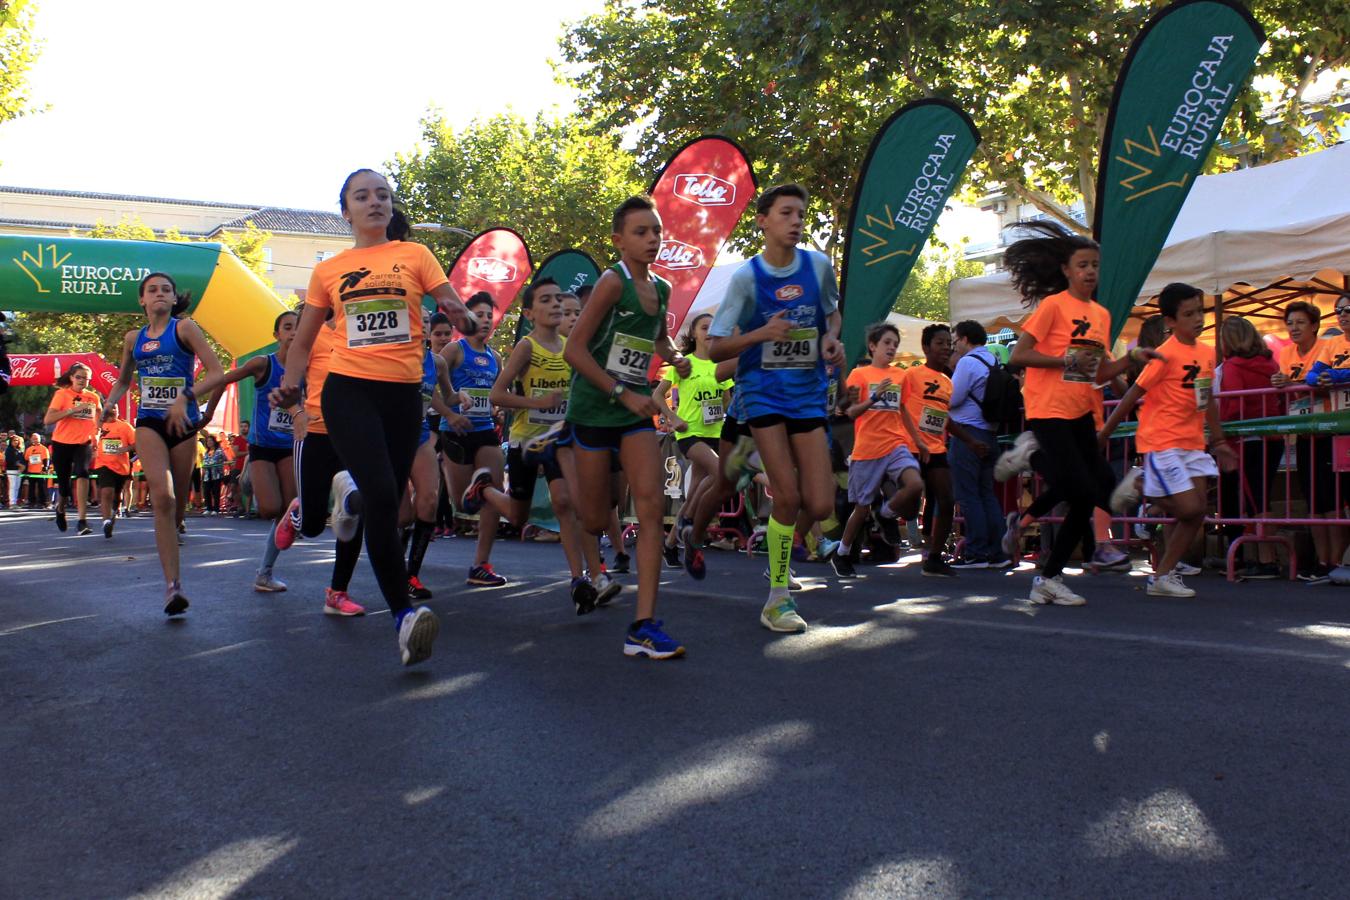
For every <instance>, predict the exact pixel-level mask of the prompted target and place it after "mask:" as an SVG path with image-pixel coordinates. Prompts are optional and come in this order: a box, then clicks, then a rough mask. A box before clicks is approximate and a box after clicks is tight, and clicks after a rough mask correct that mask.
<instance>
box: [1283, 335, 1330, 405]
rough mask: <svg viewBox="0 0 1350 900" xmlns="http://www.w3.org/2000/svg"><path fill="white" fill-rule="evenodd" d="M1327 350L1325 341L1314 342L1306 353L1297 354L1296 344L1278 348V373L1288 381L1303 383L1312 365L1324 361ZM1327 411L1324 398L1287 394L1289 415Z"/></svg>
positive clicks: (1306, 394) (1308, 394)
mask: <svg viewBox="0 0 1350 900" xmlns="http://www.w3.org/2000/svg"><path fill="white" fill-rule="evenodd" d="M1327 349H1328V342H1327V341H1322V340H1319V341H1315V342H1314V343H1313V345H1312V347H1310V348H1309V349H1308V352H1307V353H1299V351H1298V344H1286V345H1284V346H1283V347H1281V348H1280V371H1281V372H1283V373H1284V374H1285V375H1288V376H1289V380H1290V381H1297V382H1299V383H1300V384H1302V383H1303V379H1305V378H1307V377H1308V370H1309V369H1311V368H1312V367H1313V363H1315V362H1317V361H1318V360H1322V359H1324V358H1325V357H1324V355H1323V354H1325V353H1326V351H1327ZM1326 411H1327V403H1326V400H1325V399H1324V398H1321V397H1314V396H1313V395H1312V394H1310V393H1308V392H1307V391H1293V392H1292V393H1290V394H1289V415H1291V416H1306V415H1307V414H1309V413H1320V412H1326Z"/></svg>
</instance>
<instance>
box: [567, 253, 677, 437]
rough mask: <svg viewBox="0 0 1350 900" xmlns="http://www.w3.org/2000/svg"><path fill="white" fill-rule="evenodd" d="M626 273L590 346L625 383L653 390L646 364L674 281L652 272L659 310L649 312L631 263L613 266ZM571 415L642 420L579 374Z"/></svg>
mask: <svg viewBox="0 0 1350 900" xmlns="http://www.w3.org/2000/svg"><path fill="white" fill-rule="evenodd" d="M613 271H615V272H617V273H618V275H619V277H620V278H622V279H623V291H622V292H621V293H620V294H619V302H618V303H616V304H614V307H613V308H612V309H610V311H609V312H608V313H607V314H606V315H605V318H604V319H603V320H602V321H601V322H600V327H598V328H597V329H596V330H595V335H594V336H593V337H592V338H591V342H590V343H589V344H587V345H586V350H587V351H588V352H589V353H590V354H591V358H592V359H594V360H595V361H596V362H597V363H598V364H599V365H600V368H602V369H604V370H605V371H606V372H608V373H609V374H610V375H611V376H613V377H614V378H617V379H618V380H619V381H621V382H623V384H624V387H625V388H627V389H628V390H630V391H633V392H635V393H638V394H644V395H646V396H648V397H650V396H651V393H652V385H651V382H650V381H648V380H647V370H648V369H649V368H650V367H651V362H652V355H653V354H654V353H655V345H656V337H657V335H658V334H660V333H661V325H662V324H663V323H664V322H665V320H666V305H667V303H668V302H669V301H670V282H669V281H666V280H665V279H664V278H661V277H660V276H659V275H652V282H653V283H654V284H655V285H656V298H657V300H658V301H659V302H658V304H657V309H656V314H655V315H649V314H648V313H647V312H646V311H645V310H643V308H642V301H640V300H639V299H638V295H637V288H635V287H634V286H633V279H632V276H630V275H629V273H628V267H627V266H626V265H624V264H623V263H622V262H620V263H619V264H618V265H617V266H614V267H613ZM567 421H569V422H575V423H577V424H579V425H591V426H595V427H611V428H613V427H623V426H625V425H632V424H634V423H636V422H640V421H642V419H641V417H639V416H635V415H633V414H632V413H631V412H629V411H628V407H626V406H624V405H623V404H621V403H610V402H609V395H608V394H605V393H604V392H602V391H601V390H600V389H599V388H598V387H596V386H595V385H593V384H591V383H590V381H588V380H587V379H585V378H582V377H580V376H578V377H577V378H575V379H574V380H573V381H572V393H571V396H570V398H569V401H568V404H567Z"/></svg>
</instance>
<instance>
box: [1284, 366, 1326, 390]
mask: <svg viewBox="0 0 1350 900" xmlns="http://www.w3.org/2000/svg"><path fill="white" fill-rule="evenodd" d="M1271 377H1272V378H1273V377H1274V376H1273V375H1272V376H1271ZM1317 386H1318V387H1331V372H1329V371H1327V370H1325V369H1324V370H1322V372H1321V374H1319V375H1318V376H1317Z"/></svg>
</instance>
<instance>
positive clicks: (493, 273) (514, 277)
mask: <svg viewBox="0 0 1350 900" xmlns="http://www.w3.org/2000/svg"><path fill="white" fill-rule="evenodd" d="M533 269H534V265H533V263H531V262H530V248H529V247H527V246H526V245H525V239H524V238H523V237H521V236H520V235H519V234H517V233H516V232H515V231H512V230H511V229H510V228H489V229H488V230H487V231H483V232H480V233H479V234H478V235H476V236H475V237H474V239H473V240H471V241H469V245H468V246H467V247H465V248H464V249H463V250H461V251H460V252H459V256H457V257H455V262H454V265H452V266H451V267H450V270H449V271H448V272H447V273H446V274H447V277H448V278H449V279H450V286H451V287H452V288H454V289H455V293H457V294H459V299H461V300H463V301H464V302H466V303H467V302H468V300H469V298H470V297H472V296H473V295H474V294H476V293H478V292H479V291H487V292H488V293H489V294H491V295H492V302H493V303H494V304H496V307H497V309H496V312H495V313H494V314H493V317H492V324H493V326H494V327H495V326H496V324H497V323H498V322H500V321H501V320H502V316H504V315H505V314H506V311H507V310H508V309H510V308H511V304H512V303H514V302H515V301H516V297H517V296H518V295H519V294H520V289H521V288H522V287H523V286H524V285H525V282H526V281H528V280H529V277H530V273H531V272H532V271H533Z"/></svg>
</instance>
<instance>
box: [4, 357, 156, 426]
mask: <svg viewBox="0 0 1350 900" xmlns="http://www.w3.org/2000/svg"><path fill="white" fill-rule="evenodd" d="M9 361H10V364H11V365H12V367H13V370H14V374H13V375H12V376H11V378H10V380H9V383H10V385H12V386H13V387H24V386H25V385H31V386H37V387H50V386H52V385H54V384H56V379H57V378H59V377H61V373H62V372H64V371H66V369H69V368H70V367H71V366H73V365H74V364H75V363H77V362H78V363H84V364H85V365H86V366H88V367H89V368H90V370H92V371H93V373H94V377H93V378H91V379H89V386H90V387H91V388H93V389H94V390H96V391H98V392H99V393H100V394H101V395H103V396H104V397H106V396H108V392H109V391H111V390H112V387H113V385H114V384H116V383H117V376H118V370H117V366H114V365H112V364H111V363H109V362H108V361H107V360H106V359H104V358H103V357H102V356H100V355H98V354H97V353H11V354H10V356H9ZM117 407H118V412H119V413H121V415H122V417H123V418H125V419H130V418H131V417H132V414H133V412H134V407H133V406H132V403H131V393H130V392H128V393H127V394H126V395H125V397H124V398H123V400H122V401H121V402H119V403H118V404H117Z"/></svg>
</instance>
